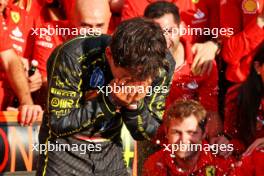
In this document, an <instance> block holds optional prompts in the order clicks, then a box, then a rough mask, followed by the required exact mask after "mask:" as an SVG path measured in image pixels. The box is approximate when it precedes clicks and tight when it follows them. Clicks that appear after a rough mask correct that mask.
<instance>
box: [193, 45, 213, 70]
mask: <svg viewBox="0 0 264 176" xmlns="http://www.w3.org/2000/svg"><path fill="white" fill-rule="evenodd" d="M217 50H218V46H217V44H216V43H214V42H212V41H207V42H205V43H196V44H194V45H193V47H192V52H193V54H195V57H194V60H193V63H192V72H193V74H194V75H204V74H205V73H207V74H208V75H209V74H210V73H211V71H212V68H213V61H214V58H215V56H216V53H217Z"/></svg>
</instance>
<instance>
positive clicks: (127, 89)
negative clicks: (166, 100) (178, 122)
mask: <svg viewBox="0 0 264 176" xmlns="http://www.w3.org/2000/svg"><path fill="white" fill-rule="evenodd" d="M97 88H98V89H99V90H98V91H97V93H103V94H105V95H106V96H108V95H109V94H111V93H124V94H131V93H139V94H143V93H146V96H151V95H153V94H157V93H164V94H165V93H168V91H169V90H168V86H127V85H117V84H116V83H114V85H113V86H97Z"/></svg>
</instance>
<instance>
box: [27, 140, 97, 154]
mask: <svg viewBox="0 0 264 176" xmlns="http://www.w3.org/2000/svg"><path fill="white" fill-rule="evenodd" d="M32 146H33V151H37V152H38V151H39V153H40V154H43V153H45V152H47V151H56V152H60V151H73V152H80V154H86V153H87V152H93V151H95V152H99V151H102V146H101V144H92V143H90V144H71V145H70V144H60V143H58V142H57V141H56V143H55V144H54V143H51V142H50V141H48V143H47V144H32Z"/></svg>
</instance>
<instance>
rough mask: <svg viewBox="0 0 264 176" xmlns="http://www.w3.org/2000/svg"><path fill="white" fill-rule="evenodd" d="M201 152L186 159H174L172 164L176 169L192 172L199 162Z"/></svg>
mask: <svg viewBox="0 0 264 176" xmlns="http://www.w3.org/2000/svg"><path fill="white" fill-rule="evenodd" d="M200 154H201V152H197V153H196V154H195V155H193V156H191V157H188V158H178V157H176V158H175V159H174V161H175V162H174V164H175V165H176V167H177V168H179V169H182V170H183V171H185V172H193V171H194V170H195V169H196V168H195V167H196V165H197V162H198V160H199V157H200Z"/></svg>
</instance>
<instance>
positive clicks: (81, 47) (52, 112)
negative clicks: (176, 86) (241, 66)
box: [37, 18, 175, 176]
mask: <svg viewBox="0 0 264 176" xmlns="http://www.w3.org/2000/svg"><path fill="white" fill-rule="evenodd" d="M109 42H110V37H108V36H106V35H101V36H97V37H96V36H93V37H87V36H83V37H82V36H80V37H77V38H75V39H72V40H70V41H68V42H66V43H65V44H63V45H62V46H60V47H58V48H57V49H56V50H55V51H54V52H53V53H52V55H51V57H50V59H49V61H48V65H47V68H48V69H47V70H48V85H49V88H48V101H47V102H48V104H47V107H48V108H47V110H46V111H45V115H44V119H43V122H42V126H41V129H40V134H39V140H40V148H39V149H40V158H39V162H38V171H37V175H51V176H55V175H78V176H79V175H100V176H104V175H111V176H112V175H113V176H115V175H117V176H119V175H127V171H126V167H125V163H124V161H123V153H122V152H123V149H122V144H121V139H120V133H121V127H122V125H123V122H124V123H125V125H126V126H127V128H128V130H129V131H130V133H131V135H132V137H133V138H134V139H136V140H145V139H148V140H150V138H151V137H152V136H153V135H154V133H155V132H156V130H157V128H158V127H159V125H160V123H161V121H162V115H163V110H164V102H165V97H166V96H167V94H168V90H167V89H169V86H170V83H171V77H172V74H173V70H174V65H175V62H174V61H173V59H172V58H171V57H167V55H166V40H165V38H164V36H163V33H162V30H161V28H160V27H159V26H158V25H157V24H154V23H153V22H152V21H148V20H145V19H141V18H136V19H131V20H128V21H125V22H123V23H122V24H121V25H120V26H119V27H118V29H117V31H116V33H115V34H114V36H113V37H112V40H111V43H110V47H109V46H108V45H109ZM116 85H117V86H119V88H120V87H122V88H123V87H124V86H127V87H129V86H131V87H132V86H134V87H135V86H136V87H137V86H141V87H142V86H143V89H144V91H143V92H140V91H139V89H136V90H137V91H135V92H129V93H127V92H124V91H121V92H120V91H117V90H116V91H114V92H111V91H109V90H108V89H109V87H111V88H115V87H114V86H116ZM146 87H148V88H149V89H148V91H146V90H147V89H145V88H146ZM137 88H139V87H137ZM152 88H153V89H152ZM113 90H114V89H113ZM151 90H153V91H154V92H153V93H152V92H151ZM109 92H111V93H109ZM146 92H148V93H147V94H146ZM149 93H150V94H149ZM60 144H64V145H67V146H71V147H68V148H67V150H59V149H60V147H59V145H60ZM83 144H85V145H86V146H87V150H86V153H85V154H82V153H81V152H80V147H81V146H83ZM48 145H49V146H51V145H53V147H55V148H56V146H57V148H56V150H53V151H52V150H48V151H47V150H44V151H45V152H42V151H41V149H42V148H43V146H46V147H47V148H48ZM73 145H75V146H76V145H77V147H79V148H78V149H76V150H73V147H72V146H73ZM50 148H51V147H50Z"/></svg>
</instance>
